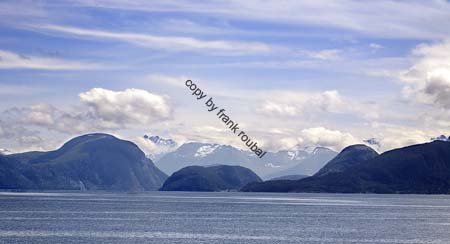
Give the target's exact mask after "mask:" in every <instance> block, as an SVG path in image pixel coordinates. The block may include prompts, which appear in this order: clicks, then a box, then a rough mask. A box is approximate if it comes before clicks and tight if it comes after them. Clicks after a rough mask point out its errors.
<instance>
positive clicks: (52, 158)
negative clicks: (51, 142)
mask: <svg viewBox="0 0 450 244" xmlns="http://www.w3.org/2000/svg"><path fill="white" fill-rule="evenodd" d="M0 162H1V164H2V165H1V167H0V175H1V176H2V177H0V188H7V189H39V190H78V189H88V190H117V191H141V190H157V189H158V188H159V187H160V186H161V185H162V183H163V182H164V180H165V179H166V178H167V176H166V175H165V174H164V173H163V172H162V171H160V170H159V169H158V168H157V167H156V166H155V165H154V164H153V162H152V161H151V160H150V159H147V158H146V157H145V155H144V153H143V152H142V151H141V150H140V149H139V148H138V147H137V146H136V145H135V144H134V143H132V142H129V141H124V140H120V139H118V138H116V137H114V136H111V135H108V134H88V135H83V136H79V137H76V138H74V139H72V140H70V141H68V142H67V143H65V144H64V145H63V146H62V147H61V148H59V149H57V150H55V151H50V152H26V153H20V154H11V155H7V156H3V157H2V161H0Z"/></svg>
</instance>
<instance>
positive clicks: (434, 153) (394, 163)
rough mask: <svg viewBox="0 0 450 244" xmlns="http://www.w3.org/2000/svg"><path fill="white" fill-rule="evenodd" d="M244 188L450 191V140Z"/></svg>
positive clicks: (357, 191) (435, 192)
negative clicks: (336, 169)
mask: <svg viewBox="0 0 450 244" xmlns="http://www.w3.org/2000/svg"><path fill="white" fill-rule="evenodd" d="M242 190H243V191H264V192H342V193H410V194H450V142H446V141H440V140H437V141H434V142H431V143H425V144H418V145H413V146H409V147H404V148H400V149H395V150H391V151H388V152H385V153H383V154H381V155H379V156H376V157H374V158H372V159H369V160H367V161H364V162H362V163H358V164H356V165H354V166H351V167H349V168H347V169H344V171H342V172H334V173H329V174H326V175H323V176H312V177H308V178H305V179H302V180H298V181H267V182H263V183H257V184H249V185H247V186H245V187H244V188H243V189H242Z"/></svg>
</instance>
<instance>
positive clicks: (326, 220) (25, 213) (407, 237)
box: [0, 192, 450, 244]
mask: <svg viewBox="0 0 450 244" xmlns="http://www.w3.org/2000/svg"><path fill="white" fill-rule="evenodd" d="M0 243H8V244H9V243H46V244H47V243H161V244H166V243H189V244H191V243H194V244H195V243H208V244H209V243H212V244H214V243H220V244H223V243H277V244H278V243H306V244H308V243H374V244H377V243H399V244H401V243H408V244H409V243H443V244H449V243H450V196H419V195H340V194H261V193H180V192H154V193H142V194H125V193H60V192H58V193H8V192H0Z"/></svg>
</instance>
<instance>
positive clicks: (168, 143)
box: [143, 135, 177, 147]
mask: <svg viewBox="0 0 450 244" xmlns="http://www.w3.org/2000/svg"><path fill="white" fill-rule="evenodd" d="M143 137H144V139H146V140H149V141H151V142H153V143H155V144H156V145H160V146H168V147H176V146H177V143H176V142H175V141H174V140H172V139H170V138H167V139H166V138H162V137H160V136H148V135H144V136H143Z"/></svg>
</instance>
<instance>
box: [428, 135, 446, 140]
mask: <svg viewBox="0 0 450 244" xmlns="http://www.w3.org/2000/svg"><path fill="white" fill-rule="evenodd" d="M431 140H432V141H450V136H449V137H447V136H445V135H440V136H438V137H433V138H431Z"/></svg>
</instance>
